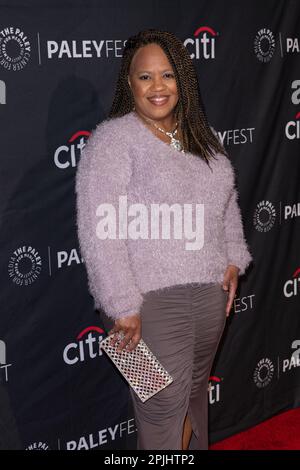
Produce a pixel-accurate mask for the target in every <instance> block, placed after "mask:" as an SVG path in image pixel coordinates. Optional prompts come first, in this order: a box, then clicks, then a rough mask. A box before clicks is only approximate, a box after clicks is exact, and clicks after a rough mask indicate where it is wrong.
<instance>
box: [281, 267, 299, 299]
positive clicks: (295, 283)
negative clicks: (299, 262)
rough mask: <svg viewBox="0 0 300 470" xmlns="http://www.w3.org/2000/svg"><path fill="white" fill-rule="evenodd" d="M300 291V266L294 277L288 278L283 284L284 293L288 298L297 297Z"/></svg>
mask: <svg viewBox="0 0 300 470" xmlns="http://www.w3.org/2000/svg"><path fill="white" fill-rule="evenodd" d="M299 293H300V268H297V269H296V271H295V272H294V274H292V278H291V279H288V280H287V281H286V282H285V283H284V286H283V295H284V296H285V297H287V298H290V297H295V296H296V295H298V294H299Z"/></svg>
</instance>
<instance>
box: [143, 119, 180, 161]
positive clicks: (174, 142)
mask: <svg viewBox="0 0 300 470" xmlns="http://www.w3.org/2000/svg"><path fill="white" fill-rule="evenodd" d="M140 117H142V119H144V121H146V122H148V123H149V124H151V125H152V126H154V127H155V128H156V129H158V130H159V131H160V132H162V133H163V134H165V135H167V136H168V137H170V138H171V142H170V146H171V147H173V148H174V149H175V150H178V151H179V152H182V153H184V149H183V147H182V144H181V142H180V140H179V139H176V138H175V135H176V134H177V128H178V122H177V121H176V124H175V128H174V130H173V131H171V132H168V131H165V130H164V129H162V128H161V127H159V126H158V125H157V124H155V123H154V122H153V121H151V120H150V119H146V118H144V117H143V116H140Z"/></svg>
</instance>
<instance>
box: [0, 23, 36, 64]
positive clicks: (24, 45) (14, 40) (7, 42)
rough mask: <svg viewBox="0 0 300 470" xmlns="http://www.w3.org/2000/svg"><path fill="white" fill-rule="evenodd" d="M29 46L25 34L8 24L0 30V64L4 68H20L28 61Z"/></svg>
mask: <svg viewBox="0 0 300 470" xmlns="http://www.w3.org/2000/svg"><path fill="white" fill-rule="evenodd" d="M30 51H31V46H30V42H29V40H28V38H27V36H26V34H25V33H24V32H23V31H22V30H21V29H20V28H17V27H14V26H9V27H7V28H3V29H2V30H1V31H0V65H1V66H2V67H3V68H4V69H5V70H12V71H13V72H16V71H18V70H22V69H23V68H24V67H25V66H26V65H27V64H28V62H29V59H30Z"/></svg>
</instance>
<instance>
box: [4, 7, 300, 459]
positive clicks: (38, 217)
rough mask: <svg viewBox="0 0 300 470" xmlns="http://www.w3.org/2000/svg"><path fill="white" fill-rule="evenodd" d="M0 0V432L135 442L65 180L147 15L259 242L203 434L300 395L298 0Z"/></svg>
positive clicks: (16, 443)
mask: <svg viewBox="0 0 300 470" xmlns="http://www.w3.org/2000/svg"><path fill="white" fill-rule="evenodd" d="M0 11H1V15H0V102H1V104H0V118H1V174H0V178H1V182H0V184H1V186H0V187H1V197H0V214H1V219H0V220H1V229H0V241H1V256H0V276H1V289H0V296H1V315H0V448H2V449H29V450H36V449H39V450H43V449H52V450H55V449H62V450H63V449H68V450H81V449H86V450H89V449H99V450H101V449H134V448H135V445H136V437H137V430H136V424H135V420H134V414H133V408H132V404H131V401H130V395H129V390H128V385H127V383H126V382H125V380H124V379H123V378H122V377H121V375H120V374H119V373H118V372H117V370H116V369H115V367H114V366H113V364H112V363H111V362H110V360H109V359H108V358H107V357H106V356H105V354H102V353H101V351H100V350H99V344H100V342H101V340H102V339H103V338H104V337H105V336H106V331H107V330H106V328H105V325H104V324H103V317H102V314H101V312H99V311H95V310H94V308H93V305H94V304H93V298H92V297H91V295H90V294H89V291H88V287H87V275H86V269H85V265H84V260H83V259H82V256H81V253H80V251H79V246H78V239H77V231H76V213H75V204H76V200H75V191H74V183H75V176H76V168H77V164H78V162H79V159H80V152H81V150H82V148H83V147H84V145H85V143H86V141H87V139H88V138H89V135H90V133H91V130H92V129H94V128H95V127H96V125H97V123H99V122H100V121H102V120H103V119H104V118H105V117H106V115H107V113H108V111H109V109H110V106H111V103H112V99H113V95H114V90H115V84H116V79H117V74H118V70H119V67H120V63H121V57H122V50H123V48H124V45H125V42H126V39H127V38H128V37H129V36H131V35H132V34H136V33H137V32H138V31H140V30H143V29H147V28H159V29H163V30H169V31H172V32H173V33H175V34H176V35H177V36H178V37H179V38H180V39H181V40H182V41H183V43H184V45H185V46H186V48H187V49H188V51H189V53H190V55H191V58H192V60H193V62H194V64H195V67H196V69H197V73H198V77H199V83H200V88H201V92H202V97H203V100H204V103H205V107H206V112H207V115H208V118H209V121H210V123H211V125H212V126H213V127H214V128H215V130H216V131H217V132H218V135H219V138H220V139H221V141H222V142H223V143H224V145H225V148H226V149H227V151H228V153H229V155H230V158H231V161H232V163H233V165H234V167H235V168H236V171H237V177H238V182H237V183H238V188H239V193H240V199H239V203H240V206H241V210H242V216H243V222H244V227H245V235H246V238H247V241H248V243H249V246H250V249H251V252H252V255H253V257H254V262H253V263H252V265H251V266H250V267H249V269H248V270H247V273H246V275H244V276H242V277H241V278H240V282H239V287H238V290H237V293H236V297H235V300H234V305H233V308H232V311H231V315H230V317H229V318H228V320H227V324H226V329H225V332H224V335H223V338H222V340H221V343H220V345H219V350H218V353H217V355H216V358H215V361H214V365H213V369H212V371H211V377H210V381H209V386H208V390H207V399H208V403H209V436H210V442H211V443H214V442H217V441H218V440H220V439H223V438H225V437H228V436H230V435H232V434H234V433H237V432H239V431H241V430H244V429H247V428H248V427H250V426H253V425H255V424H257V423H259V422H261V421H263V420H265V419H267V418H269V417H271V416H272V415H274V414H276V413H279V412H280V411H282V410H287V409H289V408H294V407H297V406H299V405H300V358H299V351H300V308H299V307H300V248H299V240H300V33H299V31H300V3H299V2H298V1H297V0H295V1H292V0H291V1H288V0H287V1H283V0H282V1H280V0H273V1H271V0H268V1H267V0H266V1H264V2H261V1H259V0H257V1H253V0H252V1H248V2H246V1H245V2H240V1H236V0H226V1H225V0H224V1H222V0H210V1H206V0H197V1H193V0H185V1H176V0H173V1H151V0H150V1H148V2H146V3H143V5H142V4H141V3H140V2H138V1H130V0H127V1H126V2H123V1H120V0H119V1H113V2H112V1H104V0H99V1H76V0H73V1H67V0H65V1H64V0H62V1H44V2H42V3H41V2H38V1H30V0H28V1H10V2H8V1H0ZM199 269H201V267H199ZM102 313H103V312H102Z"/></svg>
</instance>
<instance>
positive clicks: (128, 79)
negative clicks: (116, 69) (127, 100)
mask: <svg viewBox="0 0 300 470" xmlns="http://www.w3.org/2000/svg"><path fill="white" fill-rule="evenodd" d="M127 81H128V85H129V87H130V88H131V83H130V78H129V75H127Z"/></svg>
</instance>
